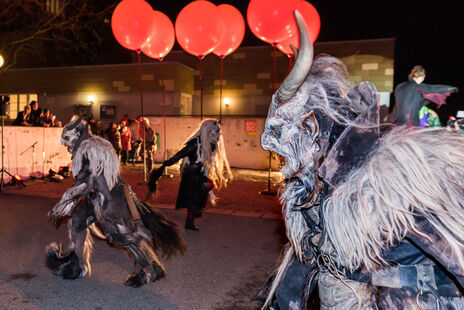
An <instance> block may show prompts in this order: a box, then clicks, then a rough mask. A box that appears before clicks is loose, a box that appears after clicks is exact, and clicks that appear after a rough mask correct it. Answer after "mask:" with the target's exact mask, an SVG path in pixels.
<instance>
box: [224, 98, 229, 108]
mask: <svg viewBox="0 0 464 310" xmlns="http://www.w3.org/2000/svg"><path fill="white" fill-rule="evenodd" d="M223 102H224V105H225V106H226V107H227V108H228V107H229V105H230V102H231V101H230V98H224V100H223Z"/></svg>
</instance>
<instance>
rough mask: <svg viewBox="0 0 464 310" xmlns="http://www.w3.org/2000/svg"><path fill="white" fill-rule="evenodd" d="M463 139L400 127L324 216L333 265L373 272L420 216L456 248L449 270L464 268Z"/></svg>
mask: <svg viewBox="0 0 464 310" xmlns="http://www.w3.org/2000/svg"><path fill="white" fill-rule="evenodd" d="M463 189H464V136H463V135H458V134H454V133H450V132H447V131H446V130H444V129H438V130H406V129H404V128H397V129H395V130H393V131H392V132H390V133H389V134H388V135H387V136H386V137H384V138H383V139H382V140H381V145H380V147H379V148H378V149H377V150H376V151H375V152H374V153H373V154H372V156H371V158H370V159H369V160H368V161H367V162H366V163H365V164H364V165H363V166H362V167H360V168H359V169H357V170H356V171H353V172H352V173H351V174H350V175H349V176H348V177H347V179H346V181H345V182H344V183H343V184H341V185H340V186H338V187H337V188H335V189H334V191H333V193H332V195H331V197H330V199H329V200H327V201H326V203H325V206H324V208H323V210H324V228H325V229H326V231H327V234H328V237H329V240H330V242H331V243H332V244H333V247H334V249H335V251H336V254H337V255H336V259H337V260H338V262H339V263H340V264H341V265H342V266H346V267H347V268H349V269H350V270H356V269H357V268H359V267H361V266H364V267H365V268H366V269H367V270H369V271H374V270H376V269H378V268H380V267H381V266H383V265H386V262H385V261H384V260H383V259H382V257H381V252H382V249H384V248H385V247H386V246H389V245H393V244H394V243H395V242H396V241H398V240H401V239H403V238H404V236H405V234H406V233H407V232H408V231H411V232H415V233H417V234H420V235H422V236H423V237H424V238H427V236H426V235H425V232H421V231H419V229H418V228H417V227H416V224H415V220H414V216H415V215H417V216H421V217H424V218H426V220H427V221H428V222H429V223H430V224H431V225H432V226H433V227H434V228H435V229H436V230H437V231H438V232H439V233H440V234H441V237H442V238H443V239H444V240H446V242H447V244H448V245H449V246H450V247H451V249H452V252H453V254H454V255H453V257H450V258H449V260H450V261H449V264H455V263H458V264H459V265H460V266H461V270H464V258H463V250H464V243H463V238H464V226H463V223H464V193H463Z"/></svg>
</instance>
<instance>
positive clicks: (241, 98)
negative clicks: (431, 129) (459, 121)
mask: <svg viewBox="0 0 464 310" xmlns="http://www.w3.org/2000/svg"><path fill="white" fill-rule="evenodd" d="M314 48H315V55H318V54H321V53H326V54H330V55H332V56H335V57H338V58H340V59H341V60H342V61H344V62H345V64H346V65H347V68H348V72H349V74H350V75H351V79H352V81H353V82H354V83H359V82H361V81H370V82H372V83H373V84H374V85H375V86H376V88H377V90H378V91H379V92H383V93H385V94H384V95H383V96H387V95H388V93H391V92H392V91H393V77H394V76H393V73H394V48H395V39H393V38H387V39H375V40H361V41H342V42H322V43H316V44H315V46H314ZM274 56H275V61H276V66H275V70H274V66H273V60H274ZM166 60H169V61H176V62H180V63H184V64H186V65H188V66H190V67H192V68H194V69H195V93H194V109H193V114H194V115H199V114H200V110H201V108H200V106H201V94H203V115H215V116H217V115H219V113H220V110H219V109H220V105H221V102H220V91H221V82H222V93H223V96H222V97H223V98H225V97H227V98H230V99H231V104H230V105H229V107H226V106H224V104H222V114H223V115H260V116H264V115H266V113H267V109H268V106H269V102H270V99H271V95H272V93H273V92H274V90H275V89H277V88H278V87H279V86H280V84H281V83H282V82H283V80H284V79H285V77H286V76H287V74H288V72H289V69H290V66H291V59H289V58H288V57H287V56H286V55H284V54H283V53H282V52H280V51H279V50H276V51H275V53H274V49H273V48H272V46H270V45H269V46H254V47H242V48H239V49H238V50H237V51H236V52H234V53H232V54H231V55H229V56H227V57H225V58H224V60H223V63H222V65H223V77H222V80H221V70H220V68H221V59H220V58H219V57H217V56H216V55H214V54H210V55H208V56H206V57H205V58H204V59H203V60H201V61H200V60H199V59H198V58H196V57H194V56H192V55H189V54H187V53H185V52H183V51H173V52H171V53H170V54H169V55H168V56H167V57H166ZM200 76H202V81H203V82H202V84H203V86H202V85H201V81H200ZM382 102H384V101H382Z"/></svg>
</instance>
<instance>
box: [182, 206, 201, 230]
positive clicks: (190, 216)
mask: <svg viewBox="0 0 464 310" xmlns="http://www.w3.org/2000/svg"><path fill="white" fill-rule="evenodd" d="M185 229H188V230H193V231H198V230H200V228H198V227H197V226H195V213H194V212H193V211H191V210H188V211H187V218H186V219H185Z"/></svg>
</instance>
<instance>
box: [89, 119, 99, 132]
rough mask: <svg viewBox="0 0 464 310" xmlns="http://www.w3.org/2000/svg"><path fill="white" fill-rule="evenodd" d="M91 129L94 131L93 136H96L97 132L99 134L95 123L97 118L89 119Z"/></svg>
mask: <svg viewBox="0 0 464 310" xmlns="http://www.w3.org/2000/svg"><path fill="white" fill-rule="evenodd" d="M88 123H89V127H90V131H92V135H95V134H96V132H97V122H96V121H95V118H93V116H91V117H90V118H89V122H88Z"/></svg>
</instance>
